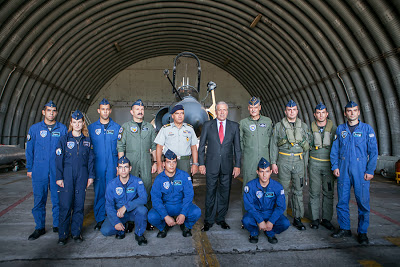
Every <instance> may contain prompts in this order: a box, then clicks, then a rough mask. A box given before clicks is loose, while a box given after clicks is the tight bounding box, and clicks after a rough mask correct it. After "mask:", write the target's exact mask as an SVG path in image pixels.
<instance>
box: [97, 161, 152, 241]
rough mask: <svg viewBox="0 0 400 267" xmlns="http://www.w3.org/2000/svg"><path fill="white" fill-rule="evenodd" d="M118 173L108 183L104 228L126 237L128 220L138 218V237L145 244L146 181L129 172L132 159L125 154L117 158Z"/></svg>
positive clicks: (110, 232)
mask: <svg viewBox="0 0 400 267" xmlns="http://www.w3.org/2000/svg"><path fill="white" fill-rule="evenodd" d="M117 169H118V177H117V178H114V179H113V180H112V181H111V182H110V183H108V185H107V191H106V211H107V219H106V220H105V222H104V224H103V226H102V228H101V232H102V233H103V235H105V236H110V235H115V238H117V239H123V238H125V223H127V222H128V221H134V222H135V227H136V228H135V239H136V241H137V242H138V244H139V246H142V245H146V244H147V240H146V237H144V235H143V233H144V231H145V230H146V224H147V208H146V207H145V206H144V205H146V203H147V193H146V188H145V187H144V184H143V181H142V180H141V179H140V178H139V177H136V176H133V175H132V174H130V172H131V170H132V166H131V163H130V161H129V159H128V158H127V157H125V156H122V157H121V158H120V159H119V160H118V167H117Z"/></svg>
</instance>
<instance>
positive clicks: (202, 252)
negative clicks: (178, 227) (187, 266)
mask: <svg viewBox="0 0 400 267" xmlns="http://www.w3.org/2000/svg"><path fill="white" fill-rule="evenodd" d="M193 241H194V245H195V247H196V250H197V253H198V254H199V257H200V261H201V266H215V267H219V266H220V265H219V262H218V259H217V256H216V255H215V253H214V250H213V249H212V246H211V243H210V241H209V240H208V236H207V234H206V232H202V231H201V226H200V224H199V223H196V224H195V225H194V226H193Z"/></svg>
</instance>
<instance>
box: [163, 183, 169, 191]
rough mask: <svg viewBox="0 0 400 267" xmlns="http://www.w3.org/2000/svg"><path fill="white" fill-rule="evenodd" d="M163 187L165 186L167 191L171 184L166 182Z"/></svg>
mask: <svg viewBox="0 0 400 267" xmlns="http://www.w3.org/2000/svg"><path fill="white" fill-rule="evenodd" d="M163 186H164V188H165V189H167V190H168V189H169V186H170V184H169V182H164V183H163Z"/></svg>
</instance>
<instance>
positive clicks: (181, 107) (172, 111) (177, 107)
mask: <svg viewBox="0 0 400 267" xmlns="http://www.w3.org/2000/svg"><path fill="white" fill-rule="evenodd" d="M178 110H185V109H184V108H183V106H182V105H176V106H175V107H173V108H172V109H171V111H170V112H169V114H174V113H175V112H177V111H178Z"/></svg>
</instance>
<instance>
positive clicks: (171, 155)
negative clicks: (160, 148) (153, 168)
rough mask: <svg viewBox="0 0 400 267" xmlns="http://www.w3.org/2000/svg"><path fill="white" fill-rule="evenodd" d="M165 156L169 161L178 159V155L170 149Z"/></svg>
mask: <svg viewBox="0 0 400 267" xmlns="http://www.w3.org/2000/svg"><path fill="white" fill-rule="evenodd" d="M164 156H165V158H167V159H169V160H174V159H176V154H175V153H174V152H172V151H171V150H169V149H168V150H167V152H165V154H164Z"/></svg>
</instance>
